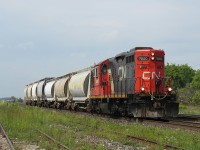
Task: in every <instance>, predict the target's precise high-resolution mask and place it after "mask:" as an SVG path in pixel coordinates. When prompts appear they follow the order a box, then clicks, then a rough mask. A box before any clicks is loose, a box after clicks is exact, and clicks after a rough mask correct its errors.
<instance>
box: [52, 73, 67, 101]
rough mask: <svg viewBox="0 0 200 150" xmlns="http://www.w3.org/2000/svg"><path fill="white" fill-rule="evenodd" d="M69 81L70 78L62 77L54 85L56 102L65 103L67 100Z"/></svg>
mask: <svg viewBox="0 0 200 150" xmlns="http://www.w3.org/2000/svg"><path fill="white" fill-rule="evenodd" d="M69 79H70V77H69V76H67V77H63V78H60V79H58V80H57V81H56V83H55V87H54V89H55V98H56V100H57V101H65V100H67V99H68V98H69V96H70V93H69V88H68V84H69Z"/></svg>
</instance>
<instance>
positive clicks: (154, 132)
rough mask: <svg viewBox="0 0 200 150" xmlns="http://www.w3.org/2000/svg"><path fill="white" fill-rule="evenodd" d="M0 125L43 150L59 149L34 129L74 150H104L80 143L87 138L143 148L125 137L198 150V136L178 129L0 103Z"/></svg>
mask: <svg viewBox="0 0 200 150" xmlns="http://www.w3.org/2000/svg"><path fill="white" fill-rule="evenodd" d="M0 122H2V123H3V125H4V126H5V130H6V131H7V133H8V135H9V137H10V138H11V139H18V140H19V141H20V140H22V141H26V142H29V143H37V144H38V145H39V146H40V147H42V148H45V149H53V150H54V149H55V150H56V149H59V147H57V145H55V144H52V143H50V142H48V140H47V139H45V138H44V137H43V136H41V135H40V134H39V133H38V132H37V131H36V130H35V129H39V130H41V131H43V132H45V133H47V134H49V135H50V136H52V137H54V138H55V139H57V140H58V141H60V142H61V143H62V144H64V145H66V146H68V147H70V148H71V149H73V150H76V149H77V150H79V149H81V150H93V149H97V150H103V149H105V148H104V146H103V145H102V144H97V146H94V145H93V144H92V143H91V142H90V141H86V140H83V139H84V138H85V136H87V135H90V136H95V137H99V138H106V139H110V140H113V141H118V142H120V143H122V144H126V145H132V146H134V147H141V146H145V145H142V144H140V143H138V142H137V141H132V140H129V139H127V138H126V136H125V135H134V136H139V137H144V138H147V139H149V140H155V141H157V142H159V143H161V144H170V145H174V146H178V147H181V148H185V149H188V150H190V149H191V150H193V149H200V134H199V133H191V132H188V131H184V130H181V129H176V130H174V129H166V128H158V127H147V126H144V125H141V124H136V123H132V124H125V123H116V122H114V121H111V120H102V119H100V118H97V117H96V118H95V117H92V116H87V115H78V114H76V113H70V112H66V113H61V112H56V111H54V110H47V109H43V108H38V107H27V106H25V105H21V104H18V103H0ZM88 126H92V127H88ZM116 132H117V133H119V134H116ZM148 149H164V148H163V147H162V146H154V147H148Z"/></svg>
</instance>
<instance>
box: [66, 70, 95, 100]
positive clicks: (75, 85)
mask: <svg viewBox="0 0 200 150" xmlns="http://www.w3.org/2000/svg"><path fill="white" fill-rule="evenodd" d="M90 75H91V69H89V70H86V71H83V72H79V73H77V74H75V75H73V76H72V77H71V79H70V81H69V91H70V93H71V95H72V97H73V100H79V101H80V100H82V101H84V100H87V99H88V95H89V94H90V91H89V90H90V80H89V79H90Z"/></svg>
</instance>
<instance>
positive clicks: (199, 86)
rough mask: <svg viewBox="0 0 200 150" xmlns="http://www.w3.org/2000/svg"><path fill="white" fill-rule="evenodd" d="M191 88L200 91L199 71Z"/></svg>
mask: <svg viewBox="0 0 200 150" xmlns="http://www.w3.org/2000/svg"><path fill="white" fill-rule="evenodd" d="M191 86H192V87H193V88H195V89H199V90H200V70H197V71H196V73H195V76H194V77H193V80H192V83H191Z"/></svg>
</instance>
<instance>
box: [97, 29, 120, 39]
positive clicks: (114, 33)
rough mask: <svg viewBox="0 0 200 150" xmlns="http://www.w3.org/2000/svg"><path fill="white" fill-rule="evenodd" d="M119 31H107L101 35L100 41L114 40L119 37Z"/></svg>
mask: <svg viewBox="0 0 200 150" xmlns="http://www.w3.org/2000/svg"><path fill="white" fill-rule="evenodd" d="M119 34H120V33H119V31H118V30H113V31H108V32H105V33H103V34H101V36H100V37H101V39H102V40H103V41H110V40H115V39H117V38H118V37H119Z"/></svg>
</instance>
